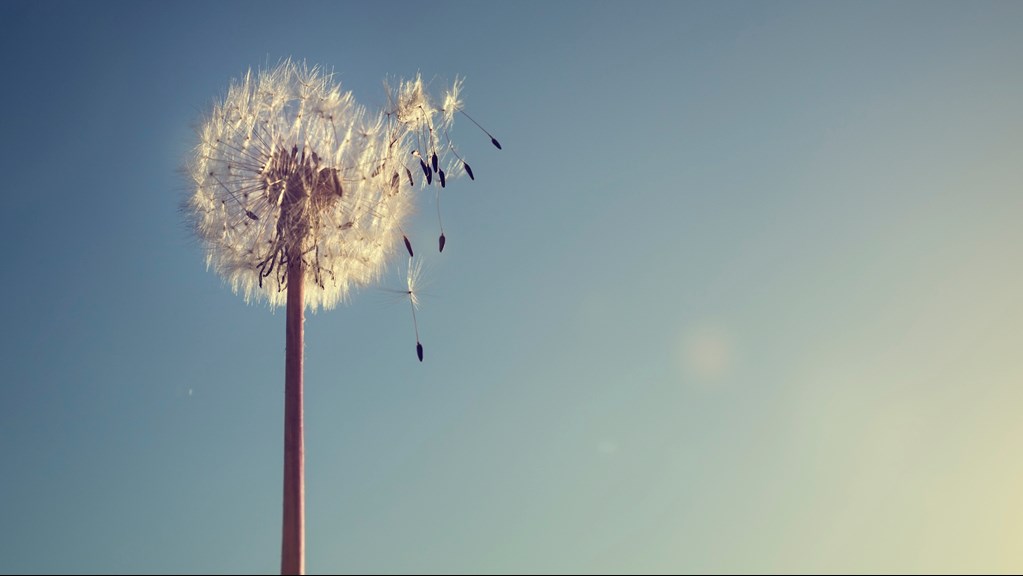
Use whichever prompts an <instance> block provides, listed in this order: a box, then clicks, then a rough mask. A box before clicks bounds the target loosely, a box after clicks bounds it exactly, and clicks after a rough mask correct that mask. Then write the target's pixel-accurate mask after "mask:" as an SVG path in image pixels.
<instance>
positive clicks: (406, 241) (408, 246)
mask: <svg viewBox="0 0 1023 576" xmlns="http://www.w3.org/2000/svg"><path fill="white" fill-rule="evenodd" d="M401 237H402V238H403V239H404V240H405V248H406V249H407V250H408V257H409V258H412V256H413V254H412V243H411V242H409V241H408V236H405V235H404V234H402V236H401Z"/></svg>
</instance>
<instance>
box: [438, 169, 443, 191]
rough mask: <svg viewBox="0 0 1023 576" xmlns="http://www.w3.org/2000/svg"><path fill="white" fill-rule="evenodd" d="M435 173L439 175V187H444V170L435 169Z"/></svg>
mask: <svg viewBox="0 0 1023 576" xmlns="http://www.w3.org/2000/svg"><path fill="white" fill-rule="evenodd" d="M437 174H439V175H440V187H441V188H443V187H444V171H443V170H437Z"/></svg>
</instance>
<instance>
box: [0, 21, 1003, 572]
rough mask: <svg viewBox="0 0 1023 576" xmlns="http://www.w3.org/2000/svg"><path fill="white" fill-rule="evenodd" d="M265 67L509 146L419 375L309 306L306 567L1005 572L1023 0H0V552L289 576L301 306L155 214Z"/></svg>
mask: <svg viewBox="0 0 1023 576" xmlns="http://www.w3.org/2000/svg"><path fill="white" fill-rule="evenodd" d="M289 56H290V57H294V58H296V59H304V60H306V61H308V62H309V63H310V64H320V65H322V66H324V67H327V68H329V69H333V70H334V71H335V73H336V76H337V78H338V79H339V80H340V81H341V82H342V84H343V86H344V87H345V88H347V89H350V90H352V91H354V93H355V95H356V97H357V99H359V100H360V101H361V102H363V103H364V104H366V105H368V106H370V107H376V106H379V105H381V104H383V103H384V102H385V99H384V95H383V90H382V88H381V81H382V80H383V79H384V77H385V76H388V75H392V76H394V75H397V76H408V75H412V74H415V73H416V72H417V71H421V72H422V73H423V75H424V77H425V78H427V79H429V80H432V81H434V82H435V85H436V86H437V87H438V88H439V87H441V86H443V85H444V84H445V83H447V82H449V81H450V80H452V79H454V77H455V76H456V75H461V76H464V77H465V79H466V84H465V87H466V88H465V100H466V106H467V109H468V110H469V111H470V113H472V114H473V115H474V117H476V118H477V119H478V120H480V121H481V122H482V123H483V124H484V125H485V126H487V128H488V129H490V131H491V132H493V133H494V134H495V135H496V136H497V137H498V138H499V139H500V140H501V142H502V144H503V145H504V150H503V151H497V150H495V149H494V148H493V147H491V146H490V145H489V143H488V141H487V138H486V137H485V136H484V135H482V134H481V133H479V132H478V131H477V130H476V129H475V128H474V127H473V126H472V125H471V124H469V123H468V122H461V124H459V125H457V126H456V133H455V138H456V139H457V140H458V141H459V142H461V148H462V150H463V151H464V152H465V153H466V155H467V158H468V159H469V160H470V162H471V163H472V166H473V169H474V171H475V173H476V176H477V179H476V181H475V182H470V181H468V180H466V179H463V180H459V181H457V182H455V183H453V185H450V186H449V187H448V190H447V191H446V196H445V204H444V208H445V218H444V223H445V230H446V232H447V237H448V243H447V248H446V250H445V251H444V253H443V254H436V253H435V250H427V249H426V248H425V247H427V246H431V247H432V246H435V242H436V235H437V224H436V218H435V215H434V206H433V200H432V197H431V196H430V195H428V194H427V195H424V197H423V198H422V202H421V203H420V204H419V206H420V212H419V214H418V215H417V220H416V222H415V224H414V226H413V228H412V232H413V240H414V241H415V242H416V243H417V245H420V246H422V247H423V249H422V251H423V252H427V253H429V254H428V256H429V261H428V264H429V266H430V270H429V280H430V281H431V283H430V287H429V289H428V292H429V294H430V295H429V296H428V297H427V298H425V300H424V307H423V309H422V311H421V313H420V315H419V322H420V333H421V336H422V340H423V343H424V346H425V349H426V361H425V362H424V363H422V364H420V363H419V362H418V361H417V360H416V357H415V338H414V336H413V334H412V326H411V320H410V318H409V312H408V306H407V303H405V302H402V301H400V300H398V301H393V299H389V298H388V297H387V295H386V294H385V293H383V292H382V291H381V290H365V291H362V292H361V293H359V294H357V295H356V296H355V297H354V298H353V299H352V301H351V302H350V304H348V305H347V306H344V307H341V308H338V309H335V310H333V311H329V312H324V313H319V314H316V315H313V316H310V317H309V318H308V320H307V332H306V339H307V349H306V370H307V372H306V395H307V396H306V402H307V405H306V434H307V437H306V438H307V440H306V442H307V444H306V458H307V460H306V466H307V474H308V478H307V501H306V502H307V507H308V510H307V514H308V522H307V530H308V532H307V546H308V568H309V571H310V572H321V573H322V572H412V571H415V572H448V571H451V572H473V571H481V572H513V571H527V572H542V571H566V572H567V571H570V572H603V571H612V572H621V571H629V572H640V571H651V572H689V571H713V572H723V571H732V570H741V571H800V572H806V571H814V570H825V571H886V570H893V571H931V570H940V571H946V572H947V571H989V570H990V571H1003V572H1005V571H1007V572H1019V571H1021V570H1023V545H1021V544H1023V490H1021V488H1020V487H1021V486H1023V451H1021V448H1020V446H1021V438H1023V386H1021V384H1023V296H1021V295H1023V270H1021V266H1020V262H1021V250H1023V184H1021V182H1023V179H1021V176H1023V106H1021V103H1023V73H1021V71H1023V3H1020V2H1006V3H985V2H968V3H967V2H954V3H944V2H930V1H928V2H919V3H912V2H855V3H853V2H843V3H839V2H809V3H777V2H749V3H730V2H714V3H686V2H665V3H649V2H628V3H625V2H620V3H608V2H603V3H597V2H593V3H576V2H551V3H528V2H505V3H496V2H495V3H483V2H467V3H447V2H427V3H421V2H420V3H398V2H381V3H372V4H371V3H313V4H302V3H282V2H275V3H253V2H243V3H210V4H209V5H206V4H199V3H184V2H175V3H169V2H168V3H159V4H157V3H136V2H130V3H109V2H108V3H98V2H97V3H78V2H74V3H52V2H32V3H31V5H30V4H29V3H25V2H5V3H3V4H2V5H0V71H2V88H0V109H2V114H0V118H2V120H0V122H2V136H3V137H2V138H0V174H2V175H3V179H2V183H3V184H2V189H3V207H4V209H3V210H2V211H0V218H2V222H3V228H2V230H3V235H2V238H3V240H2V244H0V246H2V248H3V250H2V255H3V260H2V264H0V286H2V294H3V300H4V303H5V305H4V306H3V307H2V308H0V323H2V327H3V328H2V330H0V338H2V342H0V362H2V366H3V371H2V374H3V376H2V401H0V571H3V572H33V573H40V572H143V573H151V572H189V573H202V572H207V571H211V572H242V573H253V572H274V571H276V570H277V569H278V566H279V555H280V515H281V475H282V426H283V372H284V354H283V352H284V315H283V313H282V312H280V311H278V312H277V313H274V312H272V311H271V310H269V309H268V308H266V307H265V306H262V305H254V306H248V305H245V304H244V302H243V301H242V299H241V298H240V297H238V296H236V295H234V294H232V293H231V291H230V289H229V287H227V286H225V285H224V283H223V282H222V281H221V280H220V278H218V277H217V276H216V275H215V274H213V273H212V272H208V271H207V270H206V269H205V266H204V260H203V254H202V249H201V247H200V246H199V245H198V244H197V242H196V241H194V240H193V239H191V238H190V236H189V232H188V227H187V225H186V224H185V223H184V222H183V221H182V218H181V216H180V214H179V212H178V204H179V202H180V201H181V199H182V198H183V197H184V195H185V194H187V188H188V181H187V179H186V178H185V177H184V176H183V175H182V173H181V172H180V167H181V166H182V165H183V164H184V162H185V161H186V159H187V158H188V155H189V153H190V150H191V148H192V146H193V145H194V143H195V140H194V133H193V128H194V126H195V125H196V124H197V122H198V121H199V120H200V118H201V115H202V113H203V112H204V111H205V110H207V109H208V107H209V105H210V103H211V102H213V100H214V99H215V98H217V97H219V96H220V95H222V94H223V93H224V91H225V89H226V87H227V85H228V83H229V81H230V80H231V78H234V77H237V76H238V75H240V74H242V73H244V72H245V71H246V70H247V69H248V68H250V67H259V66H261V65H264V64H266V63H267V62H269V63H276V62H277V61H279V60H280V59H281V58H285V57H289ZM401 282H402V277H401V262H400V259H399V262H396V264H395V266H394V274H393V275H392V278H391V279H390V280H388V282H386V283H385V287H386V286H392V287H401Z"/></svg>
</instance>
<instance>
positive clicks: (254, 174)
mask: <svg viewBox="0 0 1023 576" xmlns="http://www.w3.org/2000/svg"><path fill="white" fill-rule="evenodd" d="M460 83H461V82H460V81H456V82H455V86H454V87H452V89H451V91H449V93H448V95H447V96H446V97H445V100H444V101H445V104H447V103H448V102H449V101H452V100H451V98H452V96H451V93H452V92H453V93H454V100H453V102H457V94H458V90H459V86H460ZM388 101H389V103H390V104H389V107H388V108H387V109H386V110H383V111H380V112H378V113H369V112H368V111H367V110H366V109H365V108H364V107H362V106H361V105H359V104H358V103H357V102H356V101H355V99H354V98H353V97H352V94H351V92H346V91H343V90H342V89H341V86H340V84H338V83H337V82H336V81H335V79H334V77H333V74H331V73H327V72H325V71H323V70H322V69H320V68H318V67H310V66H308V65H306V64H304V63H298V62H294V61H292V60H285V61H283V62H281V63H280V64H279V65H277V66H276V67H272V68H268V69H263V70H259V71H255V72H254V71H251V70H250V71H249V72H247V73H246V74H245V75H244V76H242V77H241V78H240V79H237V80H235V81H234V82H232V83H231V85H230V86H229V87H228V90H227V93H226V95H225V96H224V98H223V99H222V100H221V101H219V102H217V103H216V104H215V105H214V106H213V108H212V110H211V111H210V113H209V114H208V115H207V116H206V117H205V118H204V119H203V122H202V124H201V127H200V128H199V131H198V139H199V143H198V145H197V146H196V148H195V151H194V158H193V159H192V161H191V162H190V164H189V166H188V172H189V174H190V176H191V178H192V181H193V188H192V194H191V196H190V197H189V198H188V200H187V201H186V206H185V209H186V212H187V213H188V216H189V218H190V219H191V221H192V223H193V225H194V228H195V232H196V234H197V236H198V237H199V238H200V239H202V241H203V243H204V246H205V248H206V262H207V266H208V267H210V268H213V269H214V270H215V271H217V272H218V273H219V274H220V275H221V276H223V277H224V278H225V279H226V280H227V282H228V283H229V284H230V285H231V287H232V288H233V289H234V290H235V292H237V293H240V294H241V295H243V296H244V298H245V300H246V301H247V302H252V301H263V300H265V301H267V302H268V303H269V304H270V306H271V307H276V306H283V305H284V304H285V303H286V299H287V290H286V288H287V270H288V269H289V266H292V265H294V264H295V263H297V262H301V265H302V269H303V274H304V284H305V290H304V294H305V305H306V306H308V307H310V308H311V309H312V310H314V311H315V310H316V309H318V308H320V307H323V308H332V307H334V306H335V305H337V304H338V303H339V302H341V301H344V300H345V299H346V298H347V297H348V295H349V294H350V292H351V290H353V289H355V288H359V287H362V286H367V285H371V284H373V283H375V282H377V281H378V280H379V278H380V276H381V275H382V274H383V273H384V272H385V271H386V266H387V262H388V260H389V258H390V257H391V256H393V255H394V254H395V252H397V251H400V250H401V249H402V245H403V239H404V234H403V233H402V232H401V227H402V225H403V224H404V223H405V220H407V218H408V217H409V216H410V214H411V212H412V210H413V207H414V206H413V204H414V198H413V194H412V189H413V188H414V187H415V186H416V185H417V183H416V182H414V181H413V180H412V178H411V171H410V170H409V167H410V166H412V165H414V164H415V163H417V162H415V161H414V160H412V159H413V151H416V150H423V151H424V153H429V154H432V153H435V154H438V155H440V156H441V157H442V162H445V163H446V164H445V165H449V164H448V163H449V162H450V161H449V160H448V159H447V158H444V157H445V156H446V155H447V154H446V153H447V152H448V151H449V150H448V148H449V147H444V146H439V145H438V143H437V141H436V138H435V135H436V134H438V133H440V131H441V130H443V131H446V130H447V129H448V127H449V126H450V124H451V122H452V118H453V115H452V114H450V113H449V112H448V111H447V109H446V108H445V109H443V110H441V109H438V108H437V107H436V105H435V104H433V102H432V100H431V99H430V97H429V94H428V93H427V91H426V88H425V86H424V84H423V81H422V78H421V77H419V76H418V75H417V76H416V77H415V78H414V79H412V80H409V81H401V82H398V83H397V85H396V87H395V88H393V89H388ZM425 151H429V152H425ZM452 175H453V174H452V171H450V170H449V171H448V173H447V174H446V178H447V180H450V179H451V177H452ZM430 184H432V181H431V179H421V182H419V183H418V185H419V186H428V185H430Z"/></svg>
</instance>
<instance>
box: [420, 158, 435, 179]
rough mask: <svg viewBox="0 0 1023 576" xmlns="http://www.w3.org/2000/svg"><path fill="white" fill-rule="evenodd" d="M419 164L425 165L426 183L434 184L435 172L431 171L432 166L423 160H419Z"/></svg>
mask: <svg viewBox="0 0 1023 576" xmlns="http://www.w3.org/2000/svg"><path fill="white" fill-rule="evenodd" d="M419 165H420V166H422V167H423V174H425V175H426V183H427V184H433V173H432V172H431V170H430V167H429V166H427V165H426V162H423V161H422V160H420V161H419Z"/></svg>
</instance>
